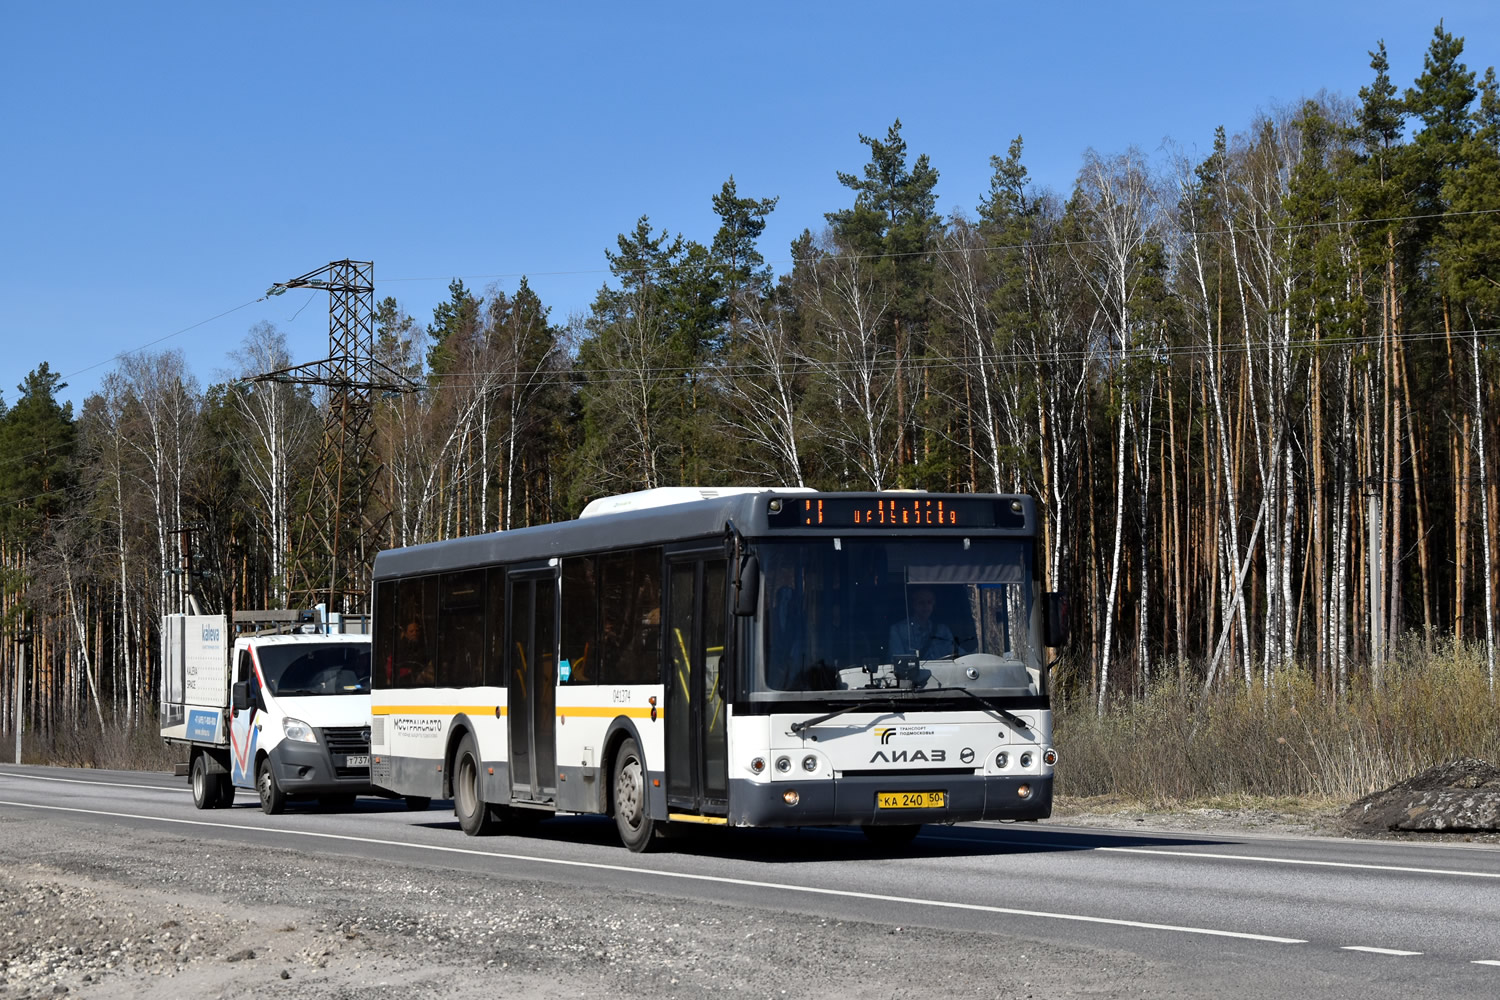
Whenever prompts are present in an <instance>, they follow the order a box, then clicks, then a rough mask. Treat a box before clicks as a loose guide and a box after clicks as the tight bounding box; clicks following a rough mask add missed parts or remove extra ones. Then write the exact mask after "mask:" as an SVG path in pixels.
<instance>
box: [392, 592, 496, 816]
mask: <svg viewBox="0 0 1500 1000" xmlns="http://www.w3.org/2000/svg"><path fill="white" fill-rule="evenodd" d="M504 597H505V587H504V573H503V572H502V571H499V570H494V569H471V570H463V571H458V572H452V573H433V574H427V575H423V576H415V577H405V578H401V579H392V580H378V581H377V582H376V584H375V619H374V636H373V640H374V670H375V683H374V687H375V693H374V696H373V705H372V710H371V711H372V719H371V730H370V742H371V754H372V761H371V776H372V780H373V781H374V783H375V784H376V785H377V786H379V787H380V788H383V789H385V790H387V791H390V792H394V793H396V794H398V795H401V796H404V797H407V798H408V800H413V801H415V802H422V800H429V799H435V798H443V797H445V796H446V795H447V794H448V788H447V784H446V781H445V777H446V775H445V772H444V770H443V768H444V763H445V758H446V756H447V755H448V752H449V750H450V743H451V738H452V735H453V732H454V726H455V723H456V722H458V723H460V724H461V725H463V726H465V727H467V728H468V729H469V730H470V731H472V733H473V734H474V736H475V739H476V741H477V742H478V743H479V744H480V747H481V755H483V752H484V749H485V748H488V749H489V750H490V752H491V753H492V754H493V756H492V758H491V759H499V760H500V761H502V762H503V760H504V755H503V753H502V752H501V748H503V747H504V745H505V741H506V738H507V725H506V721H507V720H506V689H505V686H504V683H503V677H504V668H503V662H504V654H505V646H504V621H505V618H504V610H505V609H504ZM502 766H503V764H502ZM486 776H487V777H491V778H493V780H494V782H495V784H496V786H497V787H500V786H501V785H503V784H504V783H505V782H506V780H507V777H506V775H505V774H504V773H503V771H502V772H500V773H498V774H496V775H493V776H491V775H486Z"/></svg>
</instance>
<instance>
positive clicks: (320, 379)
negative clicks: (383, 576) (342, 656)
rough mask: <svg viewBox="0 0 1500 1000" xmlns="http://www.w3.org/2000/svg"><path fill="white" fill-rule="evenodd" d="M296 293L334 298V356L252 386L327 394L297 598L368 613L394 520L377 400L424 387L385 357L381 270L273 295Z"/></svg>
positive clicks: (319, 275)
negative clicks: (374, 565) (385, 503)
mask: <svg viewBox="0 0 1500 1000" xmlns="http://www.w3.org/2000/svg"><path fill="white" fill-rule="evenodd" d="M292 288H316V289H322V290H324V291H326V292H328V357H326V358H324V359H323V360H322V361H314V362H312V363H310V364H305V365H295V366H293V367H291V368H283V369H281V370H279V371H274V372H266V373H264V374H262V375H255V376H252V377H251V378H249V379H247V380H246V381H250V382H287V383H290V384H292V385H315V386H322V387H323V388H325V389H326V390H327V396H326V400H327V410H326V412H325V414H324V419H323V438H322V444H321V447H320V448H319V450H318V462H317V465H316V466H315V467H314V469H313V481H312V489H311V490H310V491H309V492H308V495H307V503H306V505H305V506H304V508H303V514H302V523H301V526H300V527H299V529H298V531H297V539H296V542H295V543H294V545H293V548H292V553H291V557H292V558H291V566H292V581H291V584H292V587H291V591H292V592H291V594H290V595H289V596H290V598H291V602H292V605H293V606H294V607H296V606H301V607H307V606H310V605H313V604H317V603H319V602H322V603H326V604H327V606H328V609H329V610H330V611H340V612H343V613H345V614H358V613H363V612H368V610H369V606H368V596H369V590H370V563H371V561H372V560H373V559H374V557H375V545H376V543H377V540H378V538H379V534H380V529H381V526H382V523H383V521H384V519H385V517H384V515H381V516H379V517H376V516H374V514H373V513H372V511H371V503H370V501H371V499H372V497H373V496H374V492H375V483H376V482H377V481H378V480H379V478H380V473H381V471H382V467H381V465H380V463H379V460H378V458H377V457H376V456H374V454H373V452H374V449H373V447H372V445H373V443H374V438H375V428H374V425H373V423H372V421H371V419H370V418H371V416H372V414H373V406H372V397H373V394H374V393H376V392H382V393H390V392H416V391H419V390H420V389H421V386H419V385H418V384H417V383H415V382H413V381H412V380H411V379H409V378H407V377H406V376H404V375H401V374H400V373H398V372H395V371H392V370H391V369H390V368H389V367H387V366H386V365H385V364H383V363H382V362H380V361H378V360H377V359H376V358H375V265H374V263H372V262H371V261H361V260H336V261H334V262H332V263H331V264H328V265H327V266H325V267H320V268H318V269H317V270H316V271H309V272H308V273H306V274H304V275H302V276H300V277H297V278H293V279H292V280H290V281H282V282H277V283H276V284H274V285H272V286H271V287H270V288H269V289H267V291H266V295H267V296H268V297H269V296H274V295H281V294H282V293H284V292H286V291H287V290H289V289H292Z"/></svg>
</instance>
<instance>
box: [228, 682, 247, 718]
mask: <svg viewBox="0 0 1500 1000" xmlns="http://www.w3.org/2000/svg"><path fill="white" fill-rule="evenodd" d="M231 691H232V693H231V694H230V696H229V699H230V700H229V703H230V705H232V706H233V707H234V710H235V711H236V712H248V711H250V685H249V684H247V683H246V682H244V681H240V682H239V683H238V684H236V685H235V686H234V687H233V688H232V689H231Z"/></svg>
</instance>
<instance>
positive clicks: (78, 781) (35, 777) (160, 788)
mask: <svg viewBox="0 0 1500 1000" xmlns="http://www.w3.org/2000/svg"><path fill="white" fill-rule="evenodd" d="M0 777H3V778H25V779H26V780H28V781H60V782H62V783H64V784H68V785H93V786H95V787H104V788H144V789H147V790H148V791H152V792H179V791H182V790H183V789H187V790H188V791H191V789H190V788H189V787H188V786H187V785H186V784H184V785H183V786H182V787H181V788H178V787H176V786H167V785H133V784H130V783H128V782H124V781H89V780H88V779H86V778H49V777H47V776H46V775H41V774H23V773H22V772H19V771H0Z"/></svg>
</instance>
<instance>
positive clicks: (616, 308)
mask: <svg viewBox="0 0 1500 1000" xmlns="http://www.w3.org/2000/svg"><path fill="white" fill-rule="evenodd" d="M1370 66H1371V74H1370V79H1369V83H1368V85H1367V86H1365V87H1363V88H1362V89H1361V90H1360V91H1359V94H1358V96H1357V97H1356V98H1343V97H1339V96H1336V95H1326V94H1325V95H1323V96H1320V97H1319V98H1318V99H1316V100H1311V101H1307V102H1305V103H1303V104H1301V105H1299V106H1296V107H1291V108H1285V109H1281V110H1277V111H1274V112H1271V113H1268V114H1266V115H1264V116H1262V117H1259V118H1257V119H1256V120H1254V121H1251V122H1249V123H1247V124H1246V125H1245V126H1244V127H1243V128H1242V129H1241V130H1238V131H1234V132H1232V133H1231V132H1230V131H1228V130H1226V129H1222V128H1221V129H1220V130H1219V132H1218V133H1217V135H1216V136H1215V138H1214V142H1213V147H1212V152H1211V153H1210V154H1209V155H1208V156H1207V157H1206V158H1197V159H1194V158H1189V157H1188V156H1186V155H1168V156H1167V157H1166V158H1165V161H1164V162H1163V161H1161V160H1160V159H1159V160H1157V161H1152V160H1150V159H1148V158H1147V157H1146V156H1144V155H1143V154H1142V153H1141V152H1139V151H1138V150H1135V149H1130V150H1127V151H1125V152H1122V153H1117V154H1101V153H1095V152H1092V151H1091V152H1089V153H1087V154H1086V155H1085V157H1084V160H1083V163H1082V165H1081V167H1080V169H1079V172H1078V176H1077V180H1076V183H1075V185H1074V187H1073V189H1072V190H1071V191H1068V192H1065V193H1063V192H1055V191H1049V190H1039V189H1037V188H1036V187H1035V186H1034V185H1032V184H1031V183H1030V182H1029V180H1028V175H1027V170H1026V167H1025V162H1024V145H1023V142H1022V139H1021V138H1020V137H1017V138H1016V139H1015V140H1014V141H1013V142H1012V143H1011V144H1010V146H1009V148H1008V149H1007V150H1006V151H1005V152H1004V153H997V154H996V155H995V156H993V157H992V158H991V165H992V168H993V176H992V179H991V182H990V188H989V190H988V191H987V192H983V193H982V196H981V198H980V201H979V207H978V210H977V212H976V213H975V214H974V215H973V216H972V217H970V216H965V215H962V214H954V215H951V216H949V217H946V218H945V217H942V216H940V215H939V214H938V213H937V210H936V198H935V194H934V188H935V185H936V182H937V178H938V171H937V168H936V166H935V165H934V164H932V163H931V162H930V161H929V159H928V157H927V156H926V155H923V154H919V153H917V154H914V153H913V152H912V151H909V150H908V148H907V145H906V143H905V141H904V139H903V138H902V133H901V123H900V122H899V121H896V122H895V123H894V124H892V125H891V127H890V128H889V130H888V131H887V132H886V134H885V135H884V136H860V141H861V142H862V143H863V144H864V146H865V147H866V148H867V151H868V157H869V158H868V161H867V162H866V163H864V164H863V165H862V166H856V169H855V171H854V172H851V173H847V174H846V173H840V174H839V180H840V182H841V183H842V184H843V185H844V186H845V187H846V188H847V189H848V191H849V195H850V199H849V202H848V203H846V204H845V205H843V206H832V207H831V210H830V211H829V212H827V213H826V214H825V215H824V216H823V218H822V219H818V220H808V222H809V225H808V228H806V229H805V230H804V231H803V233H802V235H801V236H800V237H799V238H798V239H797V240H796V241H795V242H794V243H793V245H792V248H791V258H792V260H793V261H794V263H793V265H792V266H791V267H790V269H789V270H788V271H787V273H784V274H781V275H774V274H773V273H772V271H771V269H770V268H769V267H768V266H767V265H766V263H765V259H764V257H763V255H762V253H761V250H760V248H759V246H758V238H759V236H760V234H761V233H762V231H763V230H764V227H765V221H766V218H767V217H768V216H769V215H770V214H771V213H772V212H774V211H775V208H776V198H775V197H774V195H773V194H769V193H768V194H766V195H765V196H759V197H757V196H753V195H743V194H741V192H739V190H738V189H737V186H736V184H735V182H734V179H733V178H732V177H731V178H729V179H728V180H726V181H725V183H724V185H723V187H722V190H721V191H720V192H719V193H718V194H717V195H715V196H714V197H713V210H714V213H715V214H716V215H717V217H718V218H719V220H720V222H721V225H720V226H719V228H718V230H717V232H715V233H713V234H712V235H711V237H709V234H703V235H704V236H705V237H709V238H706V239H705V240H704V241H699V240H696V239H692V238H688V237H685V236H683V235H681V234H672V233H671V232H670V231H669V230H667V229H660V228H658V227H657V226H656V225H654V224H653V223H652V221H651V220H650V219H648V218H646V217H644V216H643V217H642V218H641V219H640V220H639V222H638V223H637V225H636V227H635V228H634V229H633V230H632V231H630V232H627V233H623V234H621V235H620V237H619V239H618V242H617V246H616V247H615V248H613V249H610V250H606V251H605V255H606V259H607V262H608V265H609V268H610V272H611V274H612V280H611V281H609V282H607V283H606V284H605V285H604V287H602V288H601V289H600V290H599V292H598V295H597V297H596V299H595V301H594V303H593V305H592V307H591V309H590V310H589V311H588V312H587V314H585V315H580V316H576V317H573V318H571V319H569V320H567V321H558V320H557V319H554V317H553V316H552V314H551V311H550V310H549V308H548V306H547V305H546V304H545V303H543V302H542V301H541V300H540V298H539V297H538V296H537V295H536V294H535V293H534V292H533V291H532V290H531V288H530V287H529V285H528V284H527V283H526V282H525V281H524V280H522V282H521V283H520V286H519V288H517V289H516V290H515V291H513V292H510V293H506V292H504V291H502V290H500V289H499V288H490V289H486V290H483V291H482V292H480V291H476V290H471V289H469V288H467V287H465V285H464V284H463V282H462V281H459V280H454V282H453V283H452V285H451V286H450V289H449V292H450V295H449V298H448V300H447V301H446V302H444V303H442V304H440V305H439V306H438V307H437V308H436V309H435V310H434V313H433V316H432V318H431V320H430V321H428V322H423V321H421V320H419V319H417V318H415V317H412V316H410V315H408V314H407V313H406V312H405V310H403V308H402V306H401V304H400V303H399V302H398V301H396V300H395V299H394V298H390V297H385V298H382V299H380V301H379V303H378V306H377V315H376V324H377V330H376V333H377V346H376V352H377V356H378V357H379V358H380V360H381V361H382V362H384V363H385V364H386V365H387V366H389V367H390V368H392V369H394V370H396V371H398V372H400V373H402V374H404V375H406V376H408V377H410V378H411V379H413V380H415V381H416V382H418V383H419V384H420V385H421V387H422V388H421V391H420V392H417V393H411V394H397V395H392V396H389V397H383V398H380V399H378V400H377V401H376V404H375V409H376V412H375V418H374V420H375V428H376V439H375V440H376V444H375V454H374V455H373V456H372V457H373V460H374V461H375V462H377V463H378V465H379V468H380V473H379V483H378V488H377V490H376V495H375V498H374V500H373V502H372V504H373V505H372V507H371V509H370V510H368V511H366V512H365V513H366V516H367V517H369V518H371V519H373V520H377V521H381V522H382V523H383V524H384V526H385V527H384V533H383V537H382V538H381V539H380V544H381V545H383V546H398V545H409V544H414V543H418V542H424V541H430V540H433V539H438V538H446V537H453V536H457V535H467V534H473V533H478V532H485V531H495V530H503V529H506V528H511V527H517V526H522V525H528V524H537V523H543V522H547V521H553V520H558V519H565V518H571V517H574V516H576V514H577V512H578V510H579V509H581V507H582V505H583V504H584V503H585V502H587V501H588V500H589V499H591V498H593V497H597V496H602V495H607V494H611V493H618V492H624V491H629V490H634V489H647V488H652V487H658V486H668V485H678V484H702V485H725V484H766V485H772V484H781V485H796V486H804V485H805V486H812V487H817V488H822V489H851V490H881V489H892V488H911V489H924V490H931V491H998V492H1010V491H1017V492H1025V493H1029V494H1032V495H1034V496H1036V497H1037V498H1038V500H1039V501H1040V506H1041V508H1042V509H1043V511H1044V512H1045V533H1046V551H1047V565H1046V572H1047V576H1048V583H1049V586H1051V587H1053V588H1056V589H1061V590H1064V591H1066V592H1067V593H1068V594H1069V595H1070V604H1071V607H1072V609H1073V621H1074V641H1073V643H1072V645H1071V647H1070V648H1069V649H1068V650H1067V651H1066V652H1065V653H1064V654H1063V656H1062V659H1061V660H1060V662H1059V664H1058V666H1057V668H1056V669H1055V672H1054V690H1055V692H1056V694H1057V695H1058V702H1059V707H1060V710H1061V713H1060V721H1059V742H1060V744H1061V745H1062V746H1063V748H1064V751H1065V752H1064V758H1065V765H1064V768H1063V770H1062V771H1061V774H1062V775H1063V780H1064V785H1063V787H1064V789H1065V790H1066V791H1068V792H1070V793H1073V794H1084V793H1092V792H1124V793H1126V794H1130V795H1133V796H1136V797H1145V798H1154V799H1172V798H1181V797H1192V796H1203V795H1212V794H1225V793H1254V794H1314V795H1321V796H1332V797H1339V796H1344V797H1349V796H1353V795H1356V794H1360V793H1361V792H1363V791H1365V790H1368V789H1369V788H1370V787H1373V786H1374V785H1375V784H1377V783H1380V782H1383V781H1388V780H1391V779H1392V778H1395V777H1400V776H1404V775H1405V774H1406V773H1409V772H1410V771H1411V770H1412V769H1414V768H1415V767H1417V766H1420V765H1422V764H1424V763H1429V762H1431V761H1433V760H1436V759H1440V758H1443V757H1449V756H1454V755H1458V754H1473V755H1481V756H1486V755H1487V756H1490V757H1491V758H1494V757H1495V755H1496V753H1497V751H1500V711H1497V707H1496V706H1497V701H1496V694H1495V655H1496V654H1495V648H1494V643H1495V631H1496V622H1495V617H1496V610H1497V608H1496V603H1497V593H1496V591H1497V588H1500V546H1497V530H1496V528H1497V525H1496V519H1497V517H1500V486H1497V478H1496V475H1495V469H1496V464H1497V462H1500V450H1497V448H1500V446H1497V440H1496V439H1497V438H1500V423H1497V419H1496V418H1497V415H1500V410H1497V404H1500V400H1497V399H1496V388H1495V386H1496V381H1497V369H1500V352H1497V351H1496V349H1495V343H1496V335H1497V333H1500V322H1497V320H1500V86H1497V81H1496V77H1495V73H1494V70H1493V68H1490V69H1488V70H1486V71H1485V72H1484V73H1482V74H1480V73H1477V72H1475V71H1474V70H1471V69H1469V68H1468V67H1467V66H1466V65H1465V63H1464V62H1463V41H1462V39H1461V38H1459V37H1457V36H1455V35H1453V34H1450V33H1448V32H1447V31H1445V30H1444V29H1443V28H1442V27H1441V26H1439V27H1438V28H1437V29H1436V30H1435V31H1434V33H1433V36H1432V38H1431V40H1430V43H1429V47H1428V50H1427V54H1426V58H1425V60H1424V68H1423V72H1422V73H1421V75H1419V76H1418V77H1417V78H1416V79H1415V80H1413V81H1412V82H1411V83H1410V85H1408V86H1404V87H1403V86H1399V85H1398V84H1397V83H1395V82H1394V81H1393V80H1391V79H1390V77H1389V73H1388V63H1387V59H1386V50H1385V47H1384V44H1383V43H1382V44H1381V45H1380V46H1378V47H1377V49H1376V50H1375V51H1374V52H1372V53H1371V63H1370ZM755 194H759V193H755ZM294 360H298V359H292V358H291V357H289V355H288V351H287V346H286V337H285V335H284V334H283V333H282V332H281V331H279V330H278V329H277V328H276V327H275V326H273V325H270V324H258V325H256V326H255V327H253V328H252V329H251V330H250V331H249V332H248V333H247V334H246V336H245V338H244V340H243V342H242V343H241V344H240V346H239V348H238V350H237V351H235V352H234V353H233V354H232V355H231V356H230V359H229V361H230V365H231V368H232V372H231V374H229V375H228V376H226V377H225V378H223V379H222V380H221V381H217V382H215V383H213V384H210V385H208V386H206V387H205V386H203V385H202V384H200V382H199V381H198V379H197V378H196V377H195V376H194V375H193V373H191V372H190V371H188V370H187V368H186V364H185V362H184V359H183V356H182V355H181V354H180V353H177V352H173V351H161V352H150V351H147V352H142V353H138V354H133V355H129V356H126V357H123V358H122V359H121V360H120V362H119V363H118V365H117V367H116V368H115V370H114V371H113V372H111V373H110V374H109V375H108V376H107V377H106V378H105V379H104V380H103V382H102V384H101V388H100V390H99V391H98V392H96V393H94V394H92V395H90V396H89V397H88V398H87V399H86V400H85V401H84V402H83V404H82V406H81V408H80V411H79V412H78V413H76V414H75V413H74V412H73V411H72V407H71V405H69V404H65V403H62V402H60V401H59V396H58V394H59V391H60V390H61V389H62V388H63V385H62V382H61V379H60V378H59V377H58V376H57V374H56V373H55V372H53V371H52V369H51V368H50V367H49V366H48V365H47V364H46V363H45V362H44V363H41V364H40V365H38V367H37V368H36V369H35V370H34V371H32V373H31V374H30V375H29V376H28V378H27V379H26V380H25V382H24V383H23V384H22V385H20V386H19V387H18V389H17V392H18V395H17V396H16V398H15V400H14V402H13V403H11V404H9V405H6V404H5V403H4V401H3V400H0V587H3V591H0V612H3V622H4V630H5V641H4V642H3V644H0V719H3V722H0V736H3V739H4V741H5V742H4V743H3V744H0V745H9V741H10V740H12V739H14V738H15V736H16V730H15V725H16V721H15V720H17V719H18V718H19V719H21V720H22V725H23V730H24V735H25V738H26V739H27V740H28V741H29V742H28V746H29V747H31V748H32V749H31V752H32V753H33V754H35V755H37V756H39V757H46V758H50V759H57V760H73V761H75V762H86V763H96V764H108V765H111V766H117V765H119V764H122V763H125V762H126V761H127V760H130V759H149V758H150V756H151V754H150V752H149V748H151V747H152V746H153V745H154V743H155V735H156V721H155V713H156V704H155V697H156V673H155V672H156V664H157V652H158V639H159V637H158V620H159V617H160V615H161V614H162V613H163V611H175V610H178V609H179V607H180V601H181V592H182V584H183V580H182V578H181V575H180V573H179V570H180V568H181V556H180V552H181V541H182V537H183V535H182V532H183V531H184V530H185V529H191V539H192V545H193V547H194V551H195V564H196V566H197V567H198V568H199V569H201V570H205V571H206V572H205V573H204V574H203V575H202V576H201V577H200V578H198V579H197V581H196V583H195V589H196V591H197V593H198V596H199V598H200V600H201V601H202V602H203V604H204V605H205V607H207V608H209V609H212V610H214V611H225V612H227V611H229V610H233V609H236V608H259V607H276V606H281V605H284V604H285V603H286V602H287V601H288V600H289V599H290V598H291V596H292V591H293V586H294V583H293V562H294V560H293V556H294V552H293V549H294V536H295V534H296V531H297V525H298V522H299V518H300V516H301V513H302V511H304V510H305V509H307V507H308V505H309V503H310V502H312V503H316V502H317V498H316V497H314V496H310V491H311V490H312V483H313V475H312V472H313V468H312V467H313V461H314V459H315V457H316V454H317V451H318V445H319V435H320V434H321V431H322V417H321V413H320V407H321V405H322V403H323V400H322V399H321V398H320V396H319V395H317V394H316V393H314V392H311V391H308V390H306V389H302V388H299V387H296V386H291V385H287V384H283V383H274V382H273V383H255V382H246V381H240V379H241V378H243V377H245V376H249V375H253V374H257V373H261V372H266V371H271V370H275V369H279V368H284V367H287V366H289V365H291V364H292V363H293V361H294ZM365 555H366V557H367V558H368V557H372V556H373V552H368V553H366V554H365ZM348 610H362V609H360V608H353V607H351V608H349V609H348ZM17 698H19V699H20V703H19V711H18V703H17ZM1066 762H1071V764H1069V763H1066Z"/></svg>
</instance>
